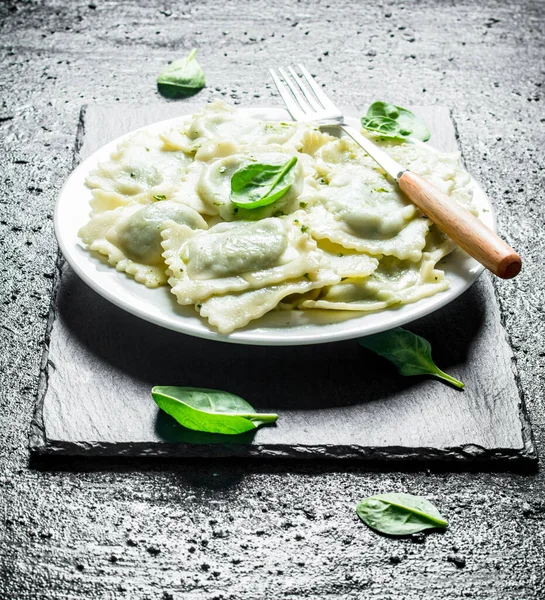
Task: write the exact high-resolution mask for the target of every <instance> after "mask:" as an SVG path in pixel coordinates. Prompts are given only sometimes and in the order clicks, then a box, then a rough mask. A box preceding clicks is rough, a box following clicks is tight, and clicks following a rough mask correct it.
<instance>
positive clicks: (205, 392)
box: [151, 385, 278, 435]
mask: <svg viewBox="0 0 545 600" xmlns="http://www.w3.org/2000/svg"><path fill="white" fill-rule="evenodd" d="M151 395H152V396H153V399H154V400H155V402H156V403H157V405H158V406H159V408H161V409H162V410H164V411H165V412H166V413H168V414H169V415H170V416H171V417H173V418H174V419H176V421H178V423H180V425H183V426H184V427H187V428H188V429H193V430H195V431H205V432H208V433H225V434H228V435H237V434H239V433H244V432H246V431H251V430H252V429H257V428H258V427H259V426H260V425H263V424H265V423H274V422H275V421H276V420H277V419H278V415H275V414H259V413H256V411H255V410H254V408H253V407H252V406H251V405H250V404H248V402H246V400H243V399H242V398H240V397H239V396H235V394H230V393H229V392H223V391H221V390H209V389H205V388H193V387H176V386H169V385H160V386H155V387H154V388H153V389H152V390H151Z"/></svg>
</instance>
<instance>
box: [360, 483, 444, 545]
mask: <svg viewBox="0 0 545 600" xmlns="http://www.w3.org/2000/svg"><path fill="white" fill-rule="evenodd" d="M356 512H357V514H358V517H359V518H360V519H361V520H362V521H363V522H364V523H365V524H366V525H369V527H371V528H372V529H376V530H377V531H380V532H381V533H387V534H388V535H410V534H411V533H418V532H419V531H424V530H425V529H436V528H442V529H444V528H445V527H446V526H447V525H448V522H447V521H446V520H445V519H444V518H443V517H442V516H441V514H440V513H439V511H438V510H437V508H435V506H434V505H433V504H432V503H431V502H429V501H428V500H426V499H425V498H421V497H420V496H413V495H412V494H403V493H395V492H391V493H388V494H379V495H377V496H371V497H369V498H364V499H363V500H360V502H359V503H358V505H357V506H356Z"/></svg>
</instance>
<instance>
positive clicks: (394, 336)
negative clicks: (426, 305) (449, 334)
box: [358, 327, 464, 390]
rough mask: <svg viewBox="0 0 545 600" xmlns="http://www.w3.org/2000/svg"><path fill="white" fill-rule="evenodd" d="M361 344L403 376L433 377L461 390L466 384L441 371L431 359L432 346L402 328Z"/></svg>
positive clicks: (377, 334)
mask: <svg viewBox="0 0 545 600" xmlns="http://www.w3.org/2000/svg"><path fill="white" fill-rule="evenodd" d="M358 342H359V344H360V345H361V346H363V347H364V348H367V349H368V350H372V351H373V352H376V353H377V354H379V355H380V356H383V357H384V358H387V359H388V360H389V361H390V362H392V363H394V365H395V366H396V367H397V369H398V371H399V372H400V373H401V374H402V375H433V376H434V377H438V378H439V379H443V380H444V381H447V382H448V383H450V384H452V385H453V386H454V387H457V388H459V389H461V390H463V389H464V384H463V383H462V382H461V381H459V380H458V379H455V378H454V377H451V376H450V375H447V373H444V372H443V371H441V369H439V368H438V367H437V366H436V364H435V363H434V362H433V359H432V357H431V345H430V343H429V342H428V340H426V339H424V338H423V337H421V336H419V335H416V334H414V333H411V332H410V331H407V330H406V329H403V328H402V327H397V328H396V329H390V330H389V331H383V332H382V333H376V334H375V335H370V336H368V337H364V338H360V339H359V340H358Z"/></svg>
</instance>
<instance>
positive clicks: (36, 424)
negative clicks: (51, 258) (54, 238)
mask: <svg viewBox="0 0 545 600" xmlns="http://www.w3.org/2000/svg"><path fill="white" fill-rule="evenodd" d="M86 112H87V104H83V105H82V106H81V109H80V113H79V117H78V125H77V128H76V136H75V138H74V149H73V160H72V170H74V169H75V168H76V167H77V166H78V164H79V163H80V162H81V156H80V150H81V147H82V145H83V139H84V136H85V113H86ZM64 264H65V259H64V256H63V255H62V253H61V251H60V249H57V260H56V261H55V277H54V280H53V290H52V292H51V302H50V304H49V315H48V318H47V325H46V330H45V335H44V350H43V353H42V360H41V364H40V374H39V377H38V386H37V387H38V392H37V394H36V405H35V408H34V414H33V416H32V421H31V423H30V429H29V449H30V451H31V452H36V451H38V449H39V448H43V447H45V446H47V444H48V441H47V437H46V435H45V425H44V418H43V406H44V401H45V396H46V394H47V387H48V383H49V375H48V361H49V347H50V342H51V331H52V330H53V326H54V324H55V320H56V318H57V310H56V308H55V307H56V305H57V296H58V293H59V288H60V285H61V278H62V271H63V266H64Z"/></svg>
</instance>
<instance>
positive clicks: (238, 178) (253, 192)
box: [231, 156, 297, 208]
mask: <svg viewBox="0 0 545 600" xmlns="http://www.w3.org/2000/svg"><path fill="white" fill-rule="evenodd" d="M296 163H297V158H296V157H295V156H294V157H292V158H290V159H289V160H288V161H286V162H285V163H282V164H280V165H266V164H262V163H250V164H249V165H246V166H245V167H242V168H241V169H239V170H238V171H236V173H234V174H233V176H232V177H231V202H232V203H233V204H235V205H236V206H238V207H240V208H259V207H260V206H268V205H269V204H272V203H273V202H276V200H279V199H280V198H282V196H283V195H284V194H286V193H287V192H288V190H289V189H290V188H291V186H292V184H293V182H294V181H295V171H294V170H293V167H294V166H295V164H296Z"/></svg>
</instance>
